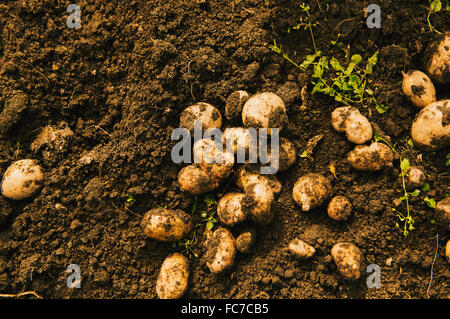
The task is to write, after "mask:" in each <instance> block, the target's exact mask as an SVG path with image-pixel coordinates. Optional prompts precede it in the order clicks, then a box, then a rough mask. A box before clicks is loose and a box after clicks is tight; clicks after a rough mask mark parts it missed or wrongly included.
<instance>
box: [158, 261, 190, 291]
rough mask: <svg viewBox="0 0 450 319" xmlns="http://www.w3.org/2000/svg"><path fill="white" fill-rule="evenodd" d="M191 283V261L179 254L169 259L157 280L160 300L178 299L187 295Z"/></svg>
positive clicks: (162, 267)
mask: <svg viewBox="0 0 450 319" xmlns="http://www.w3.org/2000/svg"><path fill="white" fill-rule="evenodd" d="M188 282H189V261H188V259H187V258H186V257H184V256H183V255H181V254H179V253H175V254H173V255H171V256H169V257H167V258H166V259H165V260H164V262H163V264H162V266H161V270H160V271H159V275H158V279H157V280H156V293H157V295H158V297H159V298H160V299H178V298H181V297H182V296H183V294H184V293H185V291H186V289H187V287H188Z"/></svg>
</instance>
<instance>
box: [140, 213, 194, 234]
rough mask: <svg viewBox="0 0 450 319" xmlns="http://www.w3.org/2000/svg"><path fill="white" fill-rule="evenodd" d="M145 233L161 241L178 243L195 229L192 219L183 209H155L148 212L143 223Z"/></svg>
mask: <svg viewBox="0 0 450 319" xmlns="http://www.w3.org/2000/svg"><path fill="white" fill-rule="evenodd" d="M141 227H142V229H143V230H144V233H145V234H146V235H147V236H148V237H150V238H152V239H156V240H159V241H178V240H180V239H183V238H184V237H185V236H186V235H187V234H189V233H190V231H191V230H192V228H193V223H192V217H191V216H190V215H188V214H186V213H185V212H183V211H182V210H181V209H177V210H170V209H165V208H154V209H152V210H150V211H148V212H147V213H146V214H145V215H144V218H143V219H142V222H141Z"/></svg>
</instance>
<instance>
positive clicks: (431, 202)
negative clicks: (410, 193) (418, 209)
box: [423, 196, 436, 208]
mask: <svg viewBox="0 0 450 319" xmlns="http://www.w3.org/2000/svg"><path fill="white" fill-rule="evenodd" d="M423 201H424V202H425V204H427V206H428V207H430V208H436V201H435V200H434V199H433V198H429V197H428V196H426V197H425V198H424V199H423Z"/></svg>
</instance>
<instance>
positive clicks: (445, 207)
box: [434, 197, 450, 229]
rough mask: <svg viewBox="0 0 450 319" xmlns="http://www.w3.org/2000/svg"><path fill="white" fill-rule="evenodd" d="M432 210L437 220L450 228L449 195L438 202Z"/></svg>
mask: <svg viewBox="0 0 450 319" xmlns="http://www.w3.org/2000/svg"><path fill="white" fill-rule="evenodd" d="M434 211H435V214H436V217H437V219H438V220H439V222H441V223H442V224H443V225H444V226H446V227H447V228H449V229H450V197H447V198H446V199H443V200H441V201H440V202H438V203H437V205H436V208H435V209H434Z"/></svg>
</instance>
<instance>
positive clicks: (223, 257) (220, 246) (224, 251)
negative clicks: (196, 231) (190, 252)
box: [205, 227, 236, 274]
mask: <svg viewBox="0 0 450 319" xmlns="http://www.w3.org/2000/svg"><path fill="white" fill-rule="evenodd" d="M207 245H208V247H207V251H206V255H205V258H206V266H208V268H209V270H210V271H211V272H212V273H214V274H217V273H220V272H222V271H224V270H226V269H229V268H230V267H231V266H233V264H234V257H235V256H236V240H235V239H234V237H233V234H232V233H231V232H230V231H229V230H228V229H225V228H222V227H219V228H217V229H216V230H215V231H214V232H213V233H212V235H211V237H210V238H209V239H208V242H207Z"/></svg>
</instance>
